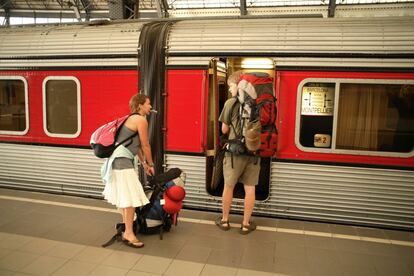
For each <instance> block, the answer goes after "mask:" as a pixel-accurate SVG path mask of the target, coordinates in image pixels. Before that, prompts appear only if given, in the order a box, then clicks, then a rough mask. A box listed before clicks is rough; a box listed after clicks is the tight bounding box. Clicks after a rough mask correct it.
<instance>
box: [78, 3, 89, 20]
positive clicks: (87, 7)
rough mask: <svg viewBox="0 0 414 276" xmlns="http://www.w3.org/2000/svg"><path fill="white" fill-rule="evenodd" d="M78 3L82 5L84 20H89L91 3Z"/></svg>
mask: <svg viewBox="0 0 414 276" xmlns="http://www.w3.org/2000/svg"><path fill="white" fill-rule="evenodd" d="M80 3H81V4H82V6H83V9H84V11H85V14H86V16H85V20H86V21H89V20H90V19H91V8H90V6H91V3H90V2H89V0H80Z"/></svg>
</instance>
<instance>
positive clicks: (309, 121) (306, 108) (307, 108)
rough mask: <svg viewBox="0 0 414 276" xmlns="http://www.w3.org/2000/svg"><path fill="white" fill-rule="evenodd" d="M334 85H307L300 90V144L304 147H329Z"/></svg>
mask: <svg viewBox="0 0 414 276" xmlns="http://www.w3.org/2000/svg"><path fill="white" fill-rule="evenodd" d="M334 98H335V84H334V83H307V84H306V85H304V86H303V88H302V105H301V124H300V143H301V145H303V146H305V147H323V148H330V147H331V137H332V125H333V110H334V108H333V107H334Z"/></svg>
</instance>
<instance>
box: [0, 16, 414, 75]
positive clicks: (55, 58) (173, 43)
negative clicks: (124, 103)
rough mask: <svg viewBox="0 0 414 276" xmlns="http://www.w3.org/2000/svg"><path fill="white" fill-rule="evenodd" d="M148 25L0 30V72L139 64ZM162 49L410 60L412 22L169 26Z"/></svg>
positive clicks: (201, 56)
mask: <svg viewBox="0 0 414 276" xmlns="http://www.w3.org/2000/svg"><path fill="white" fill-rule="evenodd" d="M166 22H167V21H166ZM145 23H147V22H146V21H130V22H125V21H122V22H110V23H108V24H74V25H45V26H38V25H36V26H30V27H27V26H25V27H14V28H3V29H0V68H11V67H19V66H21V67H27V66H48V67H50V66H52V67H53V66H77V65H80V64H82V65H85V64H87V65H91V66H99V65H102V66H104V65H106V66H108V65H117V66H122V65H125V66H136V65H137V57H138V55H139V38H140V33H141V30H142V28H143V26H144V24H145ZM166 44H167V45H166V49H167V50H166V51H167V56H168V59H169V63H174V62H178V63H180V60H187V62H188V63H189V64H191V63H197V62H201V63H203V62H206V61H207V60H209V59H210V58H211V57H217V56H226V57H229V56H269V57H277V58H279V59H287V58H292V57H294V58H322V57H335V58H360V59H367V58H370V57H372V56H376V57H377V58H380V59H388V58H393V59H407V58H409V59H413V56H414V18H413V17H375V18H262V19H226V20H223V19H215V20H182V21H175V22H174V24H173V25H172V27H171V29H170V31H169V34H168V37H167V42H166Z"/></svg>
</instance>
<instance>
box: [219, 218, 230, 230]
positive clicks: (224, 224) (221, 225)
mask: <svg viewBox="0 0 414 276" xmlns="http://www.w3.org/2000/svg"><path fill="white" fill-rule="evenodd" d="M216 225H217V227H218V228H220V229H221V230H223V231H228V230H230V228H231V227H230V223H229V221H228V220H227V221H223V220H222V217H218V218H217V219H216Z"/></svg>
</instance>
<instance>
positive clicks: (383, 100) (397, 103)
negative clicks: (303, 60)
mask: <svg viewBox="0 0 414 276" xmlns="http://www.w3.org/2000/svg"><path fill="white" fill-rule="evenodd" d="M298 108H299V110H300V111H299V112H298V115H297V116H298V117H297V118H298V120H297V122H299V126H298V127H297V128H296V129H297V133H296V141H297V145H298V147H299V148H301V149H302V150H304V151H328V152H335V153H349V154H355V153H356V152H358V154H368V155H372V154H376V155H384V156H412V153H413V151H414V82H413V81H403V80H350V79H346V80H341V79H335V80H334V81H328V80H323V79H318V80H314V79H308V80H305V81H303V82H302V83H301V85H300V86H299V91H298Z"/></svg>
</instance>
